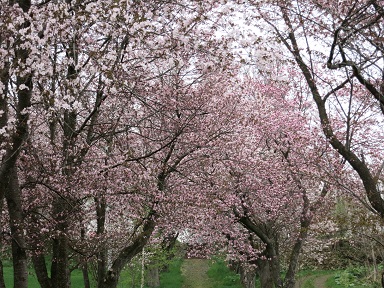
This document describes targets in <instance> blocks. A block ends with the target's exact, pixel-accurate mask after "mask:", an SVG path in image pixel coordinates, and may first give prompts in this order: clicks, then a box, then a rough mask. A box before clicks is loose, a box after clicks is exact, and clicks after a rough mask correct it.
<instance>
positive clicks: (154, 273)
mask: <svg viewBox="0 0 384 288" xmlns="http://www.w3.org/2000/svg"><path fill="white" fill-rule="evenodd" d="M147 286H148V287H150V288H158V287H160V275H159V267H158V266H156V265H154V266H151V268H149V269H148V270H147Z"/></svg>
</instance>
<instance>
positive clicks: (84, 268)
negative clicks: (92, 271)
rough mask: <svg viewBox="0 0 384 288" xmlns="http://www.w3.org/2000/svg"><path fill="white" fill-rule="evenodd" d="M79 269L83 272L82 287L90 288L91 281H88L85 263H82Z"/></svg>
mask: <svg viewBox="0 0 384 288" xmlns="http://www.w3.org/2000/svg"><path fill="white" fill-rule="evenodd" d="M81 271H82V272H83V280H84V288H91V282H90V281H89V274H88V264H87V263H84V265H83V267H81Z"/></svg>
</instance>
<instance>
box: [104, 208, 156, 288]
mask: <svg viewBox="0 0 384 288" xmlns="http://www.w3.org/2000/svg"><path fill="white" fill-rule="evenodd" d="M152 217H154V215H152V213H150V215H149V216H148V219H147V220H146V223H145V224H144V225H143V231H142V232H141V233H140V234H139V235H138V236H137V237H136V238H135V239H134V240H133V242H132V244H131V245H128V246H127V247H125V248H124V249H122V250H121V251H120V253H119V255H118V256H117V258H116V259H115V261H113V264H112V267H111V268H109V269H108V271H107V273H106V275H105V277H104V281H103V283H102V286H101V287H100V288H116V287H117V283H118V281H119V277H120V273H121V271H122V270H123V268H124V266H125V265H126V264H127V263H129V261H131V260H132V258H133V257H135V256H136V255H137V254H138V253H140V252H141V251H142V249H143V248H144V246H145V245H146V244H147V242H148V240H149V238H150V237H151V235H152V232H153V231H154V230H155V226H156V224H155V220H154V219H152Z"/></svg>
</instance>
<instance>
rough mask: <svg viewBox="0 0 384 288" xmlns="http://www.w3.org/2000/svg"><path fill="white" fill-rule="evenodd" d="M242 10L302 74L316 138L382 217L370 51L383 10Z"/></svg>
mask: <svg viewBox="0 0 384 288" xmlns="http://www.w3.org/2000/svg"><path fill="white" fill-rule="evenodd" d="M249 4H250V5H252V7H253V8H255V10H253V11H254V12H255V15H257V16H255V18H254V20H255V22H254V23H261V22H259V20H261V21H264V24H266V26H264V27H267V28H266V29H269V28H270V29H271V30H270V32H271V34H270V35H273V36H271V40H273V39H274V40H277V41H278V42H279V43H281V44H282V45H283V47H284V48H283V49H285V51H287V54H286V55H290V56H291V61H292V62H293V63H295V65H296V67H297V68H298V69H299V71H301V73H302V75H303V78H304V79H305V82H306V89H307V91H308V92H307V93H308V95H311V97H312V98H313V103H314V104H315V107H316V110H317V111H318V117H319V119H320V123H321V128H322V130H323V134H324V135H325V136H326V138H327V139H328V141H329V143H330V144H331V146H332V147H333V148H334V149H335V151H337V152H338V153H339V154H340V155H341V156H342V157H343V158H344V159H345V161H346V162H347V163H348V165H347V166H349V167H351V168H352V169H353V170H354V171H355V172H356V173H357V175H358V177H359V178H360V181H361V183H362V186H363V189H364V191H365V195H366V197H367V198H368V200H369V203H370V206H371V207H372V208H373V210H375V211H376V212H377V213H378V214H380V215H384V214H383V213H384V209H383V207H384V206H383V203H384V202H383V200H382V197H381V188H380V185H379V183H380V180H379V179H380V177H381V176H380V175H381V170H382V168H380V167H381V163H382V151H381V150H380V148H379V147H378V146H377V145H376V144H375V143H378V142H377V141H380V139H382V135H381V131H380V129H379V127H380V125H381V122H382V117H381V115H380V114H379V113H380V112H379V111H378V110H377V106H380V105H377V106H376V107H375V106H374V105H373V103H375V101H379V102H380V95H379V94H377V93H379V91H380V89H381V88H380V85H381V82H382V80H381V77H382V73H381V66H380V65H381V64H380V57H381V56H380V55H381V54H380V53H381V52H380V47H379V46H377V45H375V43H376V40H377V37H380V36H379V35H380V33H381V32H379V28H378V27H380V25H382V14H381V12H380V11H381V10H380V9H379V7H381V6H382V5H380V3H379V2H376V1H367V2H364V1H363V2H359V3H358V2H357V1H352V2H351V5H344V4H345V3H343V4H342V5H341V4H338V6H337V5H336V3H330V2H324V1H321V2H320V1H313V2H307V1H286V2H284V1H279V2H276V3H274V4H265V3H261V2H260V3H256V2H252V3H249ZM377 9H378V10H377ZM337 11H338V12H337ZM365 21H367V22H365ZM364 23H365V24H364ZM371 24H372V25H373V26H371ZM256 25H257V24H256ZM352 26H353V28H352ZM268 27H269V28H268ZM348 27H350V28H351V31H350V33H349V32H348V31H349V30H348V29H349V28H348ZM370 30H372V31H371V33H370V32H369V31H370ZM375 35H376V36H375ZM272 38H273V39H272ZM374 39H376V40H374ZM361 41H364V43H370V44H369V45H368V46H367V45H362V44H361V43H362V42H361ZM275 43H276V42H275ZM326 49H328V50H326ZM359 49H360V50H359ZM362 49H363V50H362ZM364 49H366V50H364ZM324 51H329V54H328V55H327V54H324ZM368 51H370V52H368ZM358 53H361V54H360V55H361V57H360V60H358V57H359V56H358V55H359V54H358ZM369 53H371V54H370V55H371V56H367V55H368V54H369ZM364 55H366V56H364ZM359 61H360V62H359ZM327 67H328V68H327ZM329 68H330V69H329ZM304 91H305V90H304ZM375 95H376V96H375ZM372 96H374V97H372ZM376 103H377V102H376ZM368 139H369V141H368ZM373 147H376V149H372V148H373Z"/></svg>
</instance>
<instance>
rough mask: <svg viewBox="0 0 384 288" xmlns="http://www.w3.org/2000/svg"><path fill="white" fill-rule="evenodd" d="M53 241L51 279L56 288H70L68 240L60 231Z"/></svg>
mask: <svg viewBox="0 0 384 288" xmlns="http://www.w3.org/2000/svg"><path fill="white" fill-rule="evenodd" d="M59 234H60V235H58V236H57V237H56V238H55V239H54V240H53V249H52V250H53V251H52V266H51V277H52V283H54V284H55V287H56V288H69V286H70V285H69V266H68V264H69V262H68V251H67V245H68V240H67V238H66V236H65V235H63V233H62V232H61V231H60V232H59Z"/></svg>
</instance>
